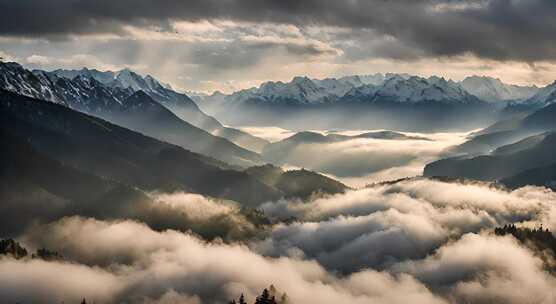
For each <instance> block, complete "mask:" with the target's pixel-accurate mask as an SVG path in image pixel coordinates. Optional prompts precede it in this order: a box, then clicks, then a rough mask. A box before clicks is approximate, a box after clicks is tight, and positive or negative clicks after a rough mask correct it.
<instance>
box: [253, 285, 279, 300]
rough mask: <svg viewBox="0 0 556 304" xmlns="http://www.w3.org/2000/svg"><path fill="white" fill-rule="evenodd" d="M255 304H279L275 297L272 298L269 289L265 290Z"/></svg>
mask: <svg viewBox="0 0 556 304" xmlns="http://www.w3.org/2000/svg"><path fill="white" fill-rule="evenodd" d="M255 304H277V303H276V298H275V296H271V295H270V292H269V291H268V289H266V288H265V289H264V290H263V293H262V294H261V295H260V296H258V297H257V299H256V300H255Z"/></svg>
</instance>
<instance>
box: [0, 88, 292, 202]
mask: <svg viewBox="0 0 556 304" xmlns="http://www.w3.org/2000/svg"><path fill="white" fill-rule="evenodd" d="M0 114H1V116H2V120H1V122H0V125H1V127H2V130H5V131H6V132H9V133H10V134H11V135H13V136H17V137H19V138H23V139H25V141H27V142H28V143H29V144H30V145H31V146H32V147H33V148H34V149H36V150H38V151H39V152H40V153H43V154H45V155H46V156H48V157H50V158H53V159H56V160H58V161H60V162H63V163H64V164H65V165H69V166H71V167H73V168H76V169H78V170H81V171H84V172H88V173H90V174H93V175H96V176H101V177H103V178H105V179H110V180H114V181H118V182H120V183H123V184H127V185H132V186H136V187H139V188H141V189H145V190H160V191H190V192H195V193H200V194H204V195H209V196H213V197H222V198H226V199H232V200H235V201H238V202H240V203H243V204H245V205H249V206H256V205H257V204H260V203H262V202H265V201H268V200H273V199H277V198H279V197H280V196H281V194H280V193H277V191H276V190H274V189H273V188H271V187H269V186H267V185H265V184H263V183H261V182H259V181H258V180H256V179H254V178H252V177H251V176H249V175H248V174H246V173H244V172H239V171H235V170H232V169H230V168H229V167H228V165H226V164H225V163H222V162H219V161H217V160H214V159H211V158H208V157H205V156H202V155H199V154H196V153H193V152H189V151H187V150H184V149H183V148H180V147H178V146H174V145H171V144H167V143H164V142H160V141H158V140H155V139H153V138H150V137H146V136H144V135H142V134H139V133H136V132H133V131H130V130H128V129H125V128H122V127H119V126H117V125H113V124H111V123H108V122H106V121H103V120H101V119H99V118H95V117H92V116H88V115H85V114H82V113H79V112H76V111H73V110H71V109H69V108H67V107H64V106H60V105H57V104H54V103H50V102H44V101H41V100H37V99H32V98H28V97H24V96H20V95H17V94H14V93H11V92H7V91H0Z"/></svg>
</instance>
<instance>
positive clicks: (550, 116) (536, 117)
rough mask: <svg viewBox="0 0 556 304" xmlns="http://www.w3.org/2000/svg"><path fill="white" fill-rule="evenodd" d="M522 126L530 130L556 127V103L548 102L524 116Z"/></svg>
mask: <svg viewBox="0 0 556 304" xmlns="http://www.w3.org/2000/svg"><path fill="white" fill-rule="evenodd" d="M523 127H524V128H528V129H532V130H554V129H556V103H552V104H549V105H548V106H546V107H544V108H542V109H539V110H537V111H536V112H534V113H533V114H531V115H529V116H527V117H525V119H523Z"/></svg>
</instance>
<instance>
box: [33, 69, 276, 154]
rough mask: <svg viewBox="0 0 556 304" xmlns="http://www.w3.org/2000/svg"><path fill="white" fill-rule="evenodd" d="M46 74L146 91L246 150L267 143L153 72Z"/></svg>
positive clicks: (126, 89) (197, 123)
mask: <svg viewBox="0 0 556 304" xmlns="http://www.w3.org/2000/svg"><path fill="white" fill-rule="evenodd" d="M40 72H41V71H37V72H36V73H40ZM43 73H45V72H43ZM46 74H47V75H48V76H49V77H51V78H53V77H54V78H56V77H57V78H60V77H63V78H66V79H72V80H73V79H75V78H87V79H94V80H96V81H98V82H101V83H102V84H103V85H104V86H105V87H107V88H110V89H111V90H116V91H119V90H125V91H129V92H130V93H129V94H128V95H127V96H129V95H131V94H133V93H135V92H138V91H143V92H145V93H146V94H147V95H149V96H150V97H151V98H153V99H154V100H155V101H157V102H159V103H161V104H162V105H164V106H165V107H166V108H168V109H170V110H171V111H172V112H174V113H175V114H176V115H177V116H178V117H180V118H181V119H182V120H184V121H186V122H188V123H190V124H192V125H194V126H196V127H198V128H201V129H203V130H205V131H207V132H209V133H211V134H213V135H217V136H220V137H224V138H226V139H228V140H230V141H232V142H233V143H235V144H237V145H240V146H242V147H244V148H246V149H250V150H252V151H256V152H260V151H261V149H262V147H263V146H264V145H266V144H268V142H267V141H265V140H263V139H261V138H257V137H255V136H252V135H250V134H248V133H245V132H242V131H240V130H237V129H233V128H227V127H224V126H223V125H222V124H221V123H220V122H218V121H217V120H216V119H215V118H214V117H211V116H208V115H206V114H205V113H203V112H202V111H201V110H200V109H199V107H198V106H197V105H196V104H195V102H194V101H193V100H192V99H191V98H189V97H188V96H187V95H185V94H181V93H178V92H176V91H174V90H172V89H171V87H170V86H169V85H164V84H162V83H160V82H159V81H158V80H156V79H155V78H154V77H152V76H150V75H147V76H145V77H143V76H141V75H139V74H137V73H135V72H133V71H131V70H129V69H124V70H121V71H117V72H112V71H106V72H101V71H97V70H89V69H86V68H83V69H81V70H55V71H53V72H47V73H46Z"/></svg>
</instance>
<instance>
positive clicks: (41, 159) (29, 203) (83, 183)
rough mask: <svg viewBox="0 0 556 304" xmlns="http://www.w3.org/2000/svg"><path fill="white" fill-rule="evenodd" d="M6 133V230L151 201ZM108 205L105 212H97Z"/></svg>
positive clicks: (0, 159)
mask: <svg viewBox="0 0 556 304" xmlns="http://www.w3.org/2000/svg"><path fill="white" fill-rule="evenodd" d="M6 131H7V130H5V129H4V128H3V129H2V130H1V131H0V138H1V139H2V143H3V144H4V145H5V146H4V148H3V149H2V150H1V151H0V163H1V168H2V169H1V170H0V176H1V177H2V181H3V182H2V185H1V186H0V199H1V200H2V204H0V233H1V234H2V235H14V234H16V233H18V232H21V231H22V230H23V229H25V227H27V225H28V224H30V223H31V222H32V221H33V222H36V221H43V222H49V221H52V220H55V219H57V218H60V217H62V216H70V215H76V214H80V215H84V216H93V215H96V216H98V215H100V216H101V217H102V218H106V217H110V216H111V215H112V216H114V215H115V213H116V212H115V211H116V209H118V208H120V207H121V206H123V205H132V204H141V203H144V202H149V201H150V199H149V197H148V196H146V195H144V194H143V193H142V192H141V191H138V190H136V189H133V188H131V187H129V186H125V185H123V184H120V183H117V182H114V181H111V180H106V179H102V178H100V177H97V176H94V175H91V174H88V173H85V172H82V171H79V170H76V169H74V168H71V167H69V166H67V165H64V164H62V163H60V162H58V161H55V160H53V159H51V158H49V157H47V156H45V155H42V154H40V153H38V152H37V151H36V150H35V149H33V148H32V147H31V145H30V144H29V143H26V142H24V141H22V140H21V139H19V138H16V137H14V136H12V135H9V134H8V133H6ZM99 209H102V212H94V211H93V210H99Z"/></svg>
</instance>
